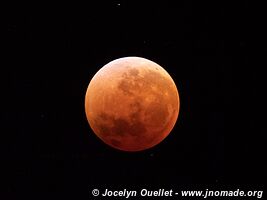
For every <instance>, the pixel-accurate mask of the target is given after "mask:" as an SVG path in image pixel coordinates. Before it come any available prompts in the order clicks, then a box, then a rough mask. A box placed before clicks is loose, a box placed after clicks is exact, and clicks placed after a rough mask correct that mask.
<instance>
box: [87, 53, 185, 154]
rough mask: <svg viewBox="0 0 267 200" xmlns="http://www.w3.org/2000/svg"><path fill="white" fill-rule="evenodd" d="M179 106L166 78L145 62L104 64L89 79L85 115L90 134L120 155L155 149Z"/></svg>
mask: <svg viewBox="0 0 267 200" xmlns="http://www.w3.org/2000/svg"><path fill="white" fill-rule="evenodd" d="M179 108H180V100H179V94H178V90H177V88H176V85H175V83H174V81H173V79H172V78H171V76H170V75H169V74H168V73H167V72H166V71H165V70H164V69H163V68H162V67H161V66H160V65H158V64H156V63H155V62H152V61H150V60H148V59H145V58H140V57H124V58H119V59H116V60H114V61H112V62H109V63H108V64H106V65H105V66H103V67H102V68H101V69H100V70H99V71H98V72H97V73H96V74H95V75H94V77H93V78H92V80H91V81H90V83H89V86H88V88H87V91H86V95H85V112H86V117H87V120H88V122H89V124H90V127H91V128H92V130H93V131H94V133H95V134H96V135H97V136H98V137H99V138H100V139H101V140H102V141H103V142H104V143H106V144H107V145H109V146H111V147H114V148H116V149H119V150H123V151H142V150H145V149H149V148H151V147H153V146H155V145H157V144H159V143H160V142H161V141H162V140H164V138H166V137H167V136H168V135H169V133H170V132H171V130H172V129H173V127H174V125H175V123H176V120H177V118H178V113H179Z"/></svg>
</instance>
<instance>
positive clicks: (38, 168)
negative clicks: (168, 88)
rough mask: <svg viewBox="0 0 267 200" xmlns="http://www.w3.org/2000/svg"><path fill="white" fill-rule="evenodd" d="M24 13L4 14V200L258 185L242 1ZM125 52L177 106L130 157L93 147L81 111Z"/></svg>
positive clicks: (252, 74)
mask: <svg viewBox="0 0 267 200" xmlns="http://www.w3.org/2000/svg"><path fill="white" fill-rule="evenodd" d="M215 2H217V1H215ZM24 7H25V9H24V8H23V9H22V7H21V5H12V6H11V7H10V9H9V12H8V14H7V20H8V40H7V41H8V47H7V49H6V52H7V53H8V57H7V58H8V62H7V64H6V67H5V70H6V71H5V73H4V74H5V75H4V76H5V78H7V81H6V82H5V85H7V87H6V88H7V89H6V90H5V91H6V92H7V95H5V97H7V98H6V100H7V103H6V104H5V105H6V106H4V112H3V115H4V123H3V124H4V130H5V134H6V135H7V136H8V143H7V147H6V148H5V156H4V158H5V159H6V160H7V162H6V163H8V168H9V171H10V172H11V175H12V177H14V179H13V178H12V179H11V181H10V183H9V184H8V186H9V187H8V188H9V193H10V195H11V196H12V195H17V194H18V195H19V196H20V195H22V194H30V195H32V196H36V197H38V195H40V194H42V195H43V197H50V196H51V195H52V196H53V197H63V196H69V197H77V199H83V197H87V196H88V187H91V186H92V187H94V186H95V185H101V184H103V183H105V184H107V185H108V184H109V185H112V184H114V185H116V183H117V184H122V185H123V184H130V185H133V186H135V185H138V184H147V185H166V184H167V185H168V184H173V185H175V184H177V185H183V184H191V183H201V184H211V185H214V184H220V183H221V184H227V183H236V184H238V183H241V184H245V183H261V182H262V181H263V177H264V172H263V171H264V170H265V169H264V165H263V160H264V157H263V156H262V155H263V146H262V140H261V137H262V135H263V130H262V129H259V125H260V124H261V120H262V119H261V117H260V116H259V115H258V114H257V113H256V112H258V111H259V110H261V107H260V102H261V100H259V99H260V98H259V96H258V94H259V93H262V92H263V91H261V90H260V89H258V88H259V87H258V85H260V81H259V78H257V76H258V74H259V72H257V71H256V69H255V66H254V65H255V61H254V58H252V55H253V54H254V53H255V51H257V50H255V49H254V48H252V47H251V45H252V44H253V42H251V41H250V40H249V37H250V28H249V26H250V25H251V24H252V22H250V20H249V19H250V17H249V14H248V13H249V11H250V6H249V4H248V3H247V2H246V1H242V3H240V4H238V5H231V6H229V5H227V4H226V3H225V4H224V3H213V4H207V3H204V2H203V1H198V2H192V1H178V3H177V2H176V3H175V4H174V3H170V2H168V1H162V2H159V3H156V1H154V2H153V4H149V3H146V4H145V3H144V2H142V3H137V2H136V1H131V3H129V2H128V3H126V2H125V1H109V2H101V1H98V3H94V4H92V3H88V4H83V5H82V4H81V5H77V4H75V5H74V4H62V5H41V4H38V5H29V6H27V5H24ZM125 56H140V57H144V58H147V59H150V60H152V61H154V62H156V63H158V64H160V65H161V66H162V67H164V69H166V70H167V71H168V73H169V74H170V75H171V76H172V78H173V80H174V81H175V83H176V85H177V88H178V90H179V95H180V101H181V107H180V113H179V117H178V120H177V123H176V125H175V127H174V129H173V131H172V132H171V133H170V135H169V136H168V137H167V138H166V139H165V140H164V141H163V142H162V143H160V144H159V145H158V146H156V147H154V148H151V149H149V150H146V151H143V152H137V153H127V152H122V151H119V150H116V149H113V148H111V147H109V146H107V145H105V144H104V143H103V142H102V141H100V140H99V139H98V138H97V137H96V136H95V135H94V134H93V132H92V130H91V129H90V127H89V124H88V122H87V119H86V116H85V110H84V97H85V92H86V89H87V86H88V84H89V81H90V80H91V78H92V77H93V75H94V74H95V73H96V72H97V71H98V70H99V69H100V68H101V67H102V66H103V65H105V64H106V63H108V62H110V61H112V60H114V59H117V58H120V57H125ZM262 121H263V120H262ZM37 199H38V198H37ZM84 199H88V198H84Z"/></svg>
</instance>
